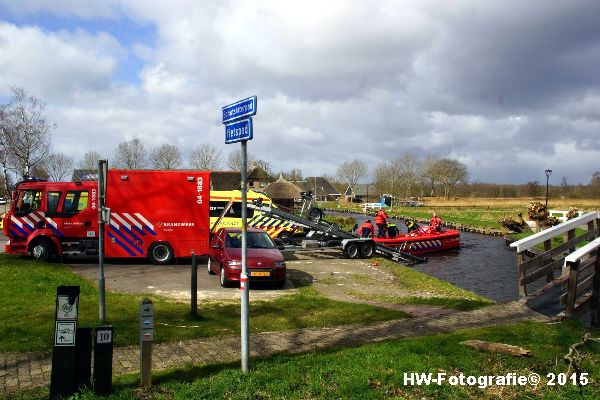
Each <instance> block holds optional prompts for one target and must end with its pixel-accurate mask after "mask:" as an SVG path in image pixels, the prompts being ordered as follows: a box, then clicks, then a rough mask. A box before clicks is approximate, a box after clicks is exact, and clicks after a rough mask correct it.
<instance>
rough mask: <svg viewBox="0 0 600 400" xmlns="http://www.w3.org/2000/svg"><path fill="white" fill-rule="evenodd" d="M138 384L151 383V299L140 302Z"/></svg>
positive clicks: (152, 319)
mask: <svg viewBox="0 0 600 400" xmlns="http://www.w3.org/2000/svg"><path fill="white" fill-rule="evenodd" d="M140 326H141V330H140V385H141V387H143V388H148V387H150V385H152V342H153V341H154V332H153V330H154V306H153V304H152V300H149V299H144V300H142V301H141V302H140Z"/></svg>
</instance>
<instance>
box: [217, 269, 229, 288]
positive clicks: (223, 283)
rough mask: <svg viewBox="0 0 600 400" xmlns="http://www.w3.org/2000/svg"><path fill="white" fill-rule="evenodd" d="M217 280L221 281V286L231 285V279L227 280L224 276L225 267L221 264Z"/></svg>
mask: <svg viewBox="0 0 600 400" xmlns="http://www.w3.org/2000/svg"><path fill="white" fill-rule="evenodd" d="M219 278H220V279H219V280H220V281H221V286H223V287H230V286H231V281H229V280H227V279H226V278H225V268H224V267H223V266H222V265H221V271H220V274H219Z"/></svg>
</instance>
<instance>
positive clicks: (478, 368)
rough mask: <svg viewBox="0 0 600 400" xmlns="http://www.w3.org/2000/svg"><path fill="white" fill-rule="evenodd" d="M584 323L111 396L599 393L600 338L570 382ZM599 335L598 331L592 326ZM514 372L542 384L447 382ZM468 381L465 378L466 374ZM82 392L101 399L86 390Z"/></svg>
mask: <svg viewBox="0 0 600 400" xmlns="http://www.w3.org/2000/svg"><path fill="white" fill-rule="evenodd" d="M585 332H587V330H586V329H583V328H581V327H580V326H578V325H577V324H576V323H572V322H571V323H555V324H542V323H520V324H516V325H510V326H499V327H491V328H481V329H469V330H464V331H459V332H455V333H452V334H443V335H435V336H426V337H418V338H412V339H405V340H392V341H386V342H382V343H377V344H368V345H362V346H359V347H355V348H345V349H329V350H322V351H314V352H310V353H307V354H301V355H278V356H274V357H269V358H266V359H252V360H250V368H251V371H250V372H249V373H247V374H244V373H242V372H241V371H240V368H239V365H238V363H233V364H225V365H223V364H221V365H205V366H193V365H188V366H184V367H182V368H179V369H173V370H167V371H163V372H160V373H156V374H154V377H153V383H154V387H152V388H151V389H150V390H146V391H142V390H140V389H137V384H138V379H139V378H138V377H137V376H136V375H130V376H126V377H122V378H119V379H118V380H117V384H116V385H115V393H114V394H113V395H112V396H110V397H109V399H123V400H125V399H389V398H394V399H415V400H416V399H418V400H421V399H484V400H488V399H489V400H492V399H503V400H505V399H534V398H536V399H537V398H542V399H590V400H591V399H598V398H600V343H595V342H588V343H587V344H586V345H585V346H583V347H582V348H580V352H579V358H578V359H579V362H578V364H577V366H578V367H579V368H580V371H581V372H582V373H585V374H587V375H585V377H586V378H587V379H588V380H589V383H588V384H587V385H585V386H581V387H579V386H577V385H573V384H572V381H571V379H572V378H571V376H572V373H573V371H574V369H573V368H572V367H571V368H570V369H569V367H568V365H567V364H566V363H565V362H564V361H563V356H564V355H565V354H566V353H567V352H568V348H569V346H570V345H572V344H574V343H576V342H579V341H580V340H581V338H582V336H583V334H584V333H585ZM591 333H592V335H593V336H595V337H599V336H600V331H598V330H596V331H591ZM469 339H478V340H486V341H490V342H501V343H506V344H511V345H516V346H521V347H524V348H526V349H528V350H530V351H531V353H532V355H531V357H515V356H510V355H506V354H500V353H487V352H480V351H477V350H474V349H472V348H469V347H466V346H464V345H461V344H460V342H462V341H464V340H469ZM411 372H415V373H431V374H433V376H434V377H437V374H446V375H445V376H446V382H444V383H442V384H441V385H437V384H431V385H429V386H427V385H424V384H423V385H417V384H416V382H415V383H414V384H410V382H406V383H405V381H404V374H405V373H411ZM509 373H514V374H517V375H520V376H524V377H528V376H530V375H531V374H533V373H536V374H538V375H539V376H540V378H541V380H540V383H539V384H538V385H537V386H534V385H529V384H525V385H523V386H518V385H517V386H500V385H497V384H492V385H490V386H488V387H485V385H481V386H482V387H478V385H479V383H477V382H476V383H475V386H467V385H463V386H461V385H454V386H451V385H450V384H448V380H449V379H450V376H455V377H459V376H460V374H463V375H464V376H474V377H479V376H482V375H493V376H500V375H506V374H509ZM550 374H554V375H555V376H559V374H567V375H566V376H567V377H568V378H569V379H568V383H567V384H565V385H559V384H558V379H556V378H555V380H554V383H555V384H554V385H548V382H549V378H551V376H552V375H550ZM464 381H465V382H466V381H467V380H466V379H464ZM46 396H47V390H46V389H37V390H33V391H27V392H22V393H21V394H20V395H19V396H17V397H15V399H18V400H34V399H36V400H37V399H43V398H46ZM77 398H78V399H93V398H96V397H95V396H94V395H93V394H91V393H89V392H87V393H84V394H82V395H80V396H78V397H77Z"/></svg>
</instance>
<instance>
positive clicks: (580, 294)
mask: <svg viewBox="0 0 600 400" xmlns="http://www.w3.org/2000/svg"><path fill="white" fill-rule="evenodd" d="M598 247H600V238H597V239H595V240H593V241H592V242H590V243H588V244H586V245H585V246H583V247H581V248H580V249H577V250H576V251H575V252H573V253H571V254H569V255H568V256H567V257H565V269H566V274H568V276H569V277H568V280H567V282H568V283H567V290H566V292H565V293H563V294H562V295H561V297H560V301H561V304H566V307H565V316H566V317H568V318H573V317H578V316H581V315H584V314H585V313H586V312H588V311H591V312H592V326H598V324H599V323H600V321H599V317H600V315H599V314H598V311H599V310H598V307H599V299H600V257H598Z"/></svg>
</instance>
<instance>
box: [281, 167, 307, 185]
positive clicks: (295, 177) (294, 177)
mask: <svg viewBox="0 0 600 400" xmlns="http://www.w3.org/2000/svg"><path fill="white" fill-rule="evenodd" d="M282 174H283V177H284V178H285V179H286V180H288V181H290V182H296V181H301V180H302V171H301V170H300V169H298V168H294V169H292V170H291V171H289V172H282Z"/></svg>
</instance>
